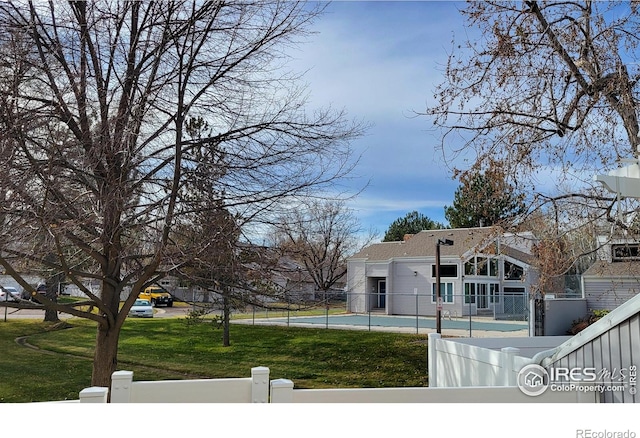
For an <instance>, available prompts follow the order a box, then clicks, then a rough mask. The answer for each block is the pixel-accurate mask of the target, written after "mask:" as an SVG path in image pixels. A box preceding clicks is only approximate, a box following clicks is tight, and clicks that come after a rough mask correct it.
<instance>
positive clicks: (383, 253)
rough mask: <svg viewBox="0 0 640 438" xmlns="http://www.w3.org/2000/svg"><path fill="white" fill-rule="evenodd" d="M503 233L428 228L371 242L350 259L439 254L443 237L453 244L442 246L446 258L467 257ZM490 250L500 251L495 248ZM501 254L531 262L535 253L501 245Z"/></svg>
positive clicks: (483, 228) (372, 259)
mask: <svg viewBox="0 0 640 438" xmlns="http://www.w3.org/2000/svg"><path fill="white" fill-rule="evenodd" d="M499 235H500V232H499V231H498V230H497V229H495V228H492V227H482V228H453V229H444V230H424V231H420V232H419V233H417V234H414V235H413V236H407V239H406V240H404V241H402V242H382V243H375V244H373V245H370V246H368V247H366V248H364V249H362V250H361V251H359V252H358V253H356V254H354V255H353V256H351V257H350V258H349V260H353V259H366V260H368V261H387V260H390V259H393V258H405V257H435V255H436V245H437V242H438V240H439V239H442V240H444V239H449V240H452V241H453V245H451V246H447V245H440V255H441V256H442V257H460V258H464V256H465V255H467V254H474V253H477V252H481V251H482V250H483V249H485V248H487V247H488V246H489V245H493V244H494V243H495V239H496V238H497V237H498V236H499ZM490 252H494V253H497V250H496V248H495V247H493V248H492V249H491V251H490ZM500 253H501V254H506V255H508V256H510V257H513V258H514V259H517V260H522V261H525V262H528V261H529V260H530V258H531V256H530V255H529V254H527V253H525V252H523V251H521V250H518V249H515V248H512V247H511V246H507V245H504V244H501V247H500Z"/></svg>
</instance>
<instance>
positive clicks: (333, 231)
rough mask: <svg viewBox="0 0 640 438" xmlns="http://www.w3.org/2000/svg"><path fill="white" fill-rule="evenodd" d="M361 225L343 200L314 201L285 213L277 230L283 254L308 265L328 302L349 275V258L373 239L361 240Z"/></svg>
mask: <svg viewBox="0 0 640 438" xmlns="http://www.w3.org/2000/svg"><path fill="white" fill-rule="evenodd" d="M360 232H361V228H360V224H359V222H358V221H357V219H356V218H355V216H354V215H353V212H352V211H351V210H349V209H347V208H346V206H345V205H344V203H343V202H340V201H331V200H329V201H310V202H309V203H308V204H307V205H306V208H303V207H302V206H300V207H298V208H296V209H294V210H292V211H291V212H290V213H289V214H288V215H286V216H283V217H282V218H281V220H280V224H279V225H278V228H277V229H276V231H275V232H274V236H275V239H276V242H275V245H276V246H277V247H278V248H279V249H280V250H281V251H282V254H283V255H285V256H287V257H290V258H292V259H293V260H295V261H297V262H298V263H300V264H302V265H303V266H304V268H305V272H306V274H307V275H308V276H309V277H310V278H311V280H312V282H313V284H314V286H315V289H316V290H317V291H318V292H320V293H321V294H322V297H323V299H324V300H325V301H326V300H327V299H328V298H330V297H331V295H332V292H334V289H335V287H336V285H338V284H339V283H340V282H341V281H342V280H343V279H344V278H345V276H346V274H347V263H346V259H347V257H349V256H350V255H352V254H354V253H356V252H357V250H358V249H360V248H361V247H362V246H366V245H367V244H369V243H370V242H371V240H372V239H373V236H371V235H370V236H369V237H368V238H367V239H366V242H362V241H361V240H360V239H359V234H360Z"/></svg>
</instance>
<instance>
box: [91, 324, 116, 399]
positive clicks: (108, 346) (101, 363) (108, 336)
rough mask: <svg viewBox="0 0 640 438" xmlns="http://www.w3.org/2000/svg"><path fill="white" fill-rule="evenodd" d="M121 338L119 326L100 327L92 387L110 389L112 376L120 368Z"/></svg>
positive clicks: (94, 357)
mask: <svg viewBox="0 0 640 438" xmlns="http://www.w3.org/2000/svg"><path fill="white" fill-rule="evenodd" d="M119 337H120V327H119V326H109V325H107V324H100V325H98V334H97V336H96V349H95V353H94V355H93V372H92V374H91V385H92V386H103V387H106V388H109V387H110V385H111V375H112V374H113V372H114V371H116V370H117V366H118V339H119Z"/></svg>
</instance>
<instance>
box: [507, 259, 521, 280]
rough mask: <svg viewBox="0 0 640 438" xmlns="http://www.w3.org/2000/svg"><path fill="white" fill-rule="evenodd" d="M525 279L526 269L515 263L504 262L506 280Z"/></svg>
mask: <svg viewBox="0 0 640 438" xmlns="http://www.w3.org/2000/svg"><path fill="white" fill-rule="evenodd" d="M523 277H524V268H523V267H522V266H518V265H516V264H515V263H511V262H508V261H506V260H505V261H504V279H505V280H522V278H523Z"/></svg>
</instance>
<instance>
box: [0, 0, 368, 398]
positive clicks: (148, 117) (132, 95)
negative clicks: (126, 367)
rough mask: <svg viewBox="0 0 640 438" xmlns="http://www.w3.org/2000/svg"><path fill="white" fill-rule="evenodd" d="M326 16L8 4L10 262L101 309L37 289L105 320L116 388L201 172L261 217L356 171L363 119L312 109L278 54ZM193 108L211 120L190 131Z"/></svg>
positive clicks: (98, 373)
mask: <svg viewBox="0 0 640 438" xmlns="http://www.w3.org/2000/svg"><path fill="white" fill-rule="evenodd" d="M320 12H321V9H314V8H313V7H310V6H309V5H306V4H305V3H304V2H301V3H298V2H290V1H276V0H274V1H268V0H267V1H237V2H236V1H230V2H226V1H219V2H199V1H186V0H183V1H164V2H148V3H147V2H118V1H115V2H107V3H104V2H84V1H77V2H76V1H72V2H69V3H64V4H62V3H60V4H58V3H54V2H51V3H48V4H43V3H38V2H33V3H30V2H8V3H2V4H0V26H1V27H2V29H3V32H2V34H1V35H0V52H1V56H0V60H1V61H0V63H1V64H0V87H2V88H1V89H0V96H2V99H3V101H2V107H1V109H0V141H1V144H2V148H3V149H2V154H0V156H2V157H5V156H6V155H7V154H8V155H10V160H8V161H5V163H6V164H7V165H8V167H7V168H5V169H4V170H5V171H6V172H7V174H8V175H10V177H9V178H6V179H3V180H2V188H1V189H0V192H1V193H3V194H4V198H2V199H0V202H2V205H1V207H2V213H3V214H4V218H3V220H4V225H5V226H4V227H3V229H2V231H1V235H0V265H1V266H2V267H3V268H4V269H5V270H6V272H7V273H8V274H10V275H12V276H13V277H14V278H15V279H16V281H18V282H19V283H20V285H21V286H22V287H24V288H25V289H26V290H32V289H33V286H32V285H29V284H28V283H27V282H26V281H25V280H24V278H23V277H22V276H21V272H25V270H28V269H29V268H30V267H32V266H46V267H48V268H49V269H52V270H54V271H56V272H58V271H59V272H64V274H65V277H66V279H67V281H69V282H71V283H73V284H74V285H75V286H76V287H77V288H78V289H79V290H81V291H82V293H83V294H84V295H85V296H86V297H87V302H88V303H90V304H92V306H94V307H95V309H97V311H96V312H88V311H85V310H83V308H81V307H78V306H70V305H63V304H60V303H56V302H55V301H53V300H50V299H48V298H46V297H44V296H38V301H39V302H40V305H41V306H43V307H44V308H46V309H53V310H55V311H62V312H66V313H68V314H71V315H74V316H78V317H83V318H88V319H91V320H93V321H95V322H96V323H97V337H96V348H95V356H94V362H93V374H92V384H93V385H99V386H107V385H108V384H109V381H110V377H111V374H112V372H113V371H114V370H115V369H116V367H117V346H118V337H119V333H120V329H121V327H122V325H123V324H124V322H125V319H126V316H127V313H128V311H129V309H130V308H131V306H132V304H133V302H134V301H135V299H136V297H137V296H138V293H139V292H140V290H142V289H143V288H144V287H145V286H147V285H149V284H151V283H153V282H154V281H156V280H157V279H158V277H159V276H161V275H163V272H164V269H163V268H162V265H163V263H164V262H165V260H166V256H167V253H168V252H171V251H173V250H174V245H173V243H172V239H173V230H174V227H176V224H180V223H184V222H185V221H188V220H189V215H190V214H191V213H192V212H193V211H194V209H198V208H200V207H202V206H201V205H199V203H198V202H197V201H194V200H193V199H192V198H190V194H191V189H190V188H191V187H193V186H194V181H196V180H197V179H198V178H204V177H206V175H207V173H209V174H210V175H213V177H212V178H211V190H212V191H213V190H215V192H216V193H217V194H218V196H219V199H218V205H220V206H222V207H223V208H224V209H227V210H228V211H230V212H231V213H232V214H234V215H242V217H244V218H254V219H255V218H258V217H260V216H261V215H265V214H269V213H273V212H274V211H276V210H277V209H278V206H279V205H280V204H281V203H283V202H287V203H290V202H293V201H295V199H296V198H297V197H299V196H304V195H307V194H308V193H310V192H315V191H318V190H322V189H324V188H326V187H328V186H330V185H331V184H332V183H333V182H334V181H335V180H336V179H339V178H341V177H342V176H344V175H346V174H348V173H349V171H350V170H351V168H352V166H353V165H354V162H353V157H352V154H351V150H350V147H349V142H350V140H351V139H353V138H354V137H355V136H357V135H359V134H360V132H361V129H362V127H361V126H360V125H358V124H354V123H351V122H349V121H348V120H346V118H345V115H344V114H343V113H342V112H335V111H332V110H330V109H328V110H324V111H320V112H315V113H313V114H309V113H308V112H307V111H306V110H305V107H306V105H305V103H306V102H305V95H304V89H303V88H301V87H300V86H299V85H298V84H299V81H298V79H299V77H298V76H297V75H296V74H294V73H291V72H289V71H288V70H287V69H286V64H285V61H286V57H284V55H283V53H284V52H285V51H284V49H285V48H286V47H287V46H288V45H290V44H294V43H295V42H296V41H298V40H299V39H300V38H302V37H304V36H305V34H306V32H307V31H308V29H309V26H310V24H311V23H312V21H313V19H314V18H315V17H316V16H317V15H318V14H319V13H320ZM198 117H199V118H201V119H203V120H204V121H206V124H207V127H208V131H207V132H206V134H203V135H199V136H190V135H188V134H187V123H189V121H190V120H192V119H197V118H198ZM34 236H43V238H45V237H46V239H44V240H46V242H47V251H44V253H43V251H42V250H41V249H42V248H39V247H37V245H35V244H34V242H35V241H34ZM46 254H52V255H53V257H46V256H45V255H46ZM87 281H94V282H98V283H99V284H100V287H99V291H93V290H92V289H91V288H89V287H88V286H87ZM121 300H122V301H123V302H122V303H121Z"/></svg>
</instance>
